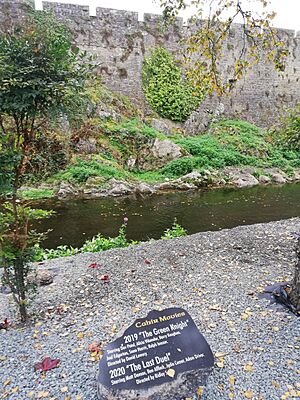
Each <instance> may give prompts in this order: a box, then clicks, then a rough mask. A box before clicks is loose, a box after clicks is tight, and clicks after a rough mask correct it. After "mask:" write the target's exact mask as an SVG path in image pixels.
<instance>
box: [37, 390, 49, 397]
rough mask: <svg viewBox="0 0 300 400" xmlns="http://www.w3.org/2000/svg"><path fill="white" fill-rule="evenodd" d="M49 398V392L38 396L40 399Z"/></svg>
mask: <svg viewBox="0 0 300 400" xmlns="http://www.w3.org/2000/svg"><path fill="white" fill-rule="evenodd" d="M48 396H49V392H44V391H41V392H38V394H37V398H38V399H45V398H46V397H48Z"/></svg>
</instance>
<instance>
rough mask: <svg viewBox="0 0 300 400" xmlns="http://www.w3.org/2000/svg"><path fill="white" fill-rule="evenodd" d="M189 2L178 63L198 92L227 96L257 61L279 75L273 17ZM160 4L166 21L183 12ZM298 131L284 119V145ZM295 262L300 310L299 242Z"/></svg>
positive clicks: (175, 1) (233, 1)
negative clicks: (229, 49)
mask: <svg viewBox="0 0 300 400" xmlns="http://www.w3.org/2000/svg"><path fill="white" fill-rule="evenodd" d="M254 2H256V4H260V5H261V6H262V7H263V10H266V7H267V6H268V5H269V1H268V0H254ZM191 3H192V4H193V5H194V6H195V7H196V13H195V15H194V16H193V17H192V19H191V22H190V25H193V29H190V31H191V32H192V33H191V34H190V36H189V37H188V38H187V39H186V49H185V54H184V58H185V65H186V68H187V76H188V78H189V79H190V80H191V81H192V82H194V85H195V86H196V87H202V86H203V83H205V84H206V85H207V86H208V87H209V91H211V92H213V91H216V92H217V93H218V94H219V95H222V94H224V93H228V92H229V91H230V90H231V89H232V88H233V87H234V86H235V84H236V82H237V81H238V80H239V79H241V77H242V76H243V75H244V74H245V72H246V71H247V70H248V69H249V68H250V67H251V66H253V65H254V64H256V63H257V62H258V60H259V59H260V58H262V57H264V58H265V59H267V60H268V61H272V62H273V63H274V66H275V68H276V69H277V70H278V71H279V72H280V71H284V69H285V62H286V58H287V57H288V55H289V52H288V50H287V46H286V43H285V41H284V38H283V36H282V35H280V33H279V32H277V31H276V29H274V28H272V26H271V23H272V20H273V19H274V17H275V15H276V14H275V13H274V12H267V11H263V12H262V13H260V14H257V13H254V12H253V11H251V9H248V8H247V7H248V4H249V2H247V1H246V2H243V1H242V0H193V1H192V2H191ZM160 4H161V5H162V7H163V8H164V17H165V20H166V21H172V20H173V19H174V18H175V17H176V16H177V15H178V13H179V11H180V10H183V9H185V8H186V7H187V4H186V2H185V1H184V0H160ZM205 6H208V8H209V13H208V16H207V15H205V17H204V11H203V10H204V9H205ZM239 19H241V20H242V24H241V32H242V35H241V41H242V48H241V49H237V51H236V53H235V59H234V61H233V63H232V65H231V72H230V76H229V77H228V76H226V74H225V75H224V73H223V68H222V62H221V61H222V58H223V53H225V52H226V44H227V45H228V44H230V40H229V39H230V38H229V35H230V29H231V28H232V27H233V24H234V22H236V21H237V22H238V21H239ZM190 28H191V26H190ZM298 111H299V110H298ZM298 128H299V112H297V111H296V112H295V113H292V114H291V115H290V121H289V125H288V129H287V132H286V134H287V136H288V138H289V139H288V140H289V144H290V145H292V146H293V148H296V149H298V148H299V147H298V146H299V129H298ZM297 257H298V262H297V266H296V269H295V276H294V280H293V285H292V289H291V292H290V298H291V300H292V302H293V303H294V305H295V306H296V307H297V309H298V310H300V300H299V298H300V268H299V258H300V254H299V242H298V247H297Z"/></svg>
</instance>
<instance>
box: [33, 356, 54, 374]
mask: <svg viewBox="0 0 300 400" xmlns="http://www.w3.org/2000/svg"><path fill="white" fill-rule="evenodd" d="M58 364H59V360H58V359H54V360H51V358H50V357H46V358H44V359H43V360H42V362H40V363H37V364H35V366H34V370H35V371H49V369H53V368H57V367H58Z"/></svg>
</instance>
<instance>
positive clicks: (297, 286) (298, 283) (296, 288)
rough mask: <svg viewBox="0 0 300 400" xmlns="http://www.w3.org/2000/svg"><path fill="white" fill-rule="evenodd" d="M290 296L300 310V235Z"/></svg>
mask: <svg viewBox="0 0 300 400" xmlns="http://www.w3.org/2000/svg"><path fill="white" fill-rule="evenodd" d="M290 297H291V301H292V303H293V305H294V306H295V307H296V309H297V311H300V237H299V238H298V240H297V244H296V267H295V276H294V280H293V284H292V289H291V293H290Z"/></svg>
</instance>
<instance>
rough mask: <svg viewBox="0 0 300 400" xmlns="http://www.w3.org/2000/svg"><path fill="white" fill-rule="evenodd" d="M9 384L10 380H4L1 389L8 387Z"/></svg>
mask: <svg viewBox="0 0 300 400" xmlns="http://www.w3.org/2000/svg"><path fill="white" fill-rule="evenodd" d="M10 384H11V379H10V378H8V379H6V381H4V383H3V387H5V386H8V385H10Z"/></svg>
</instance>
